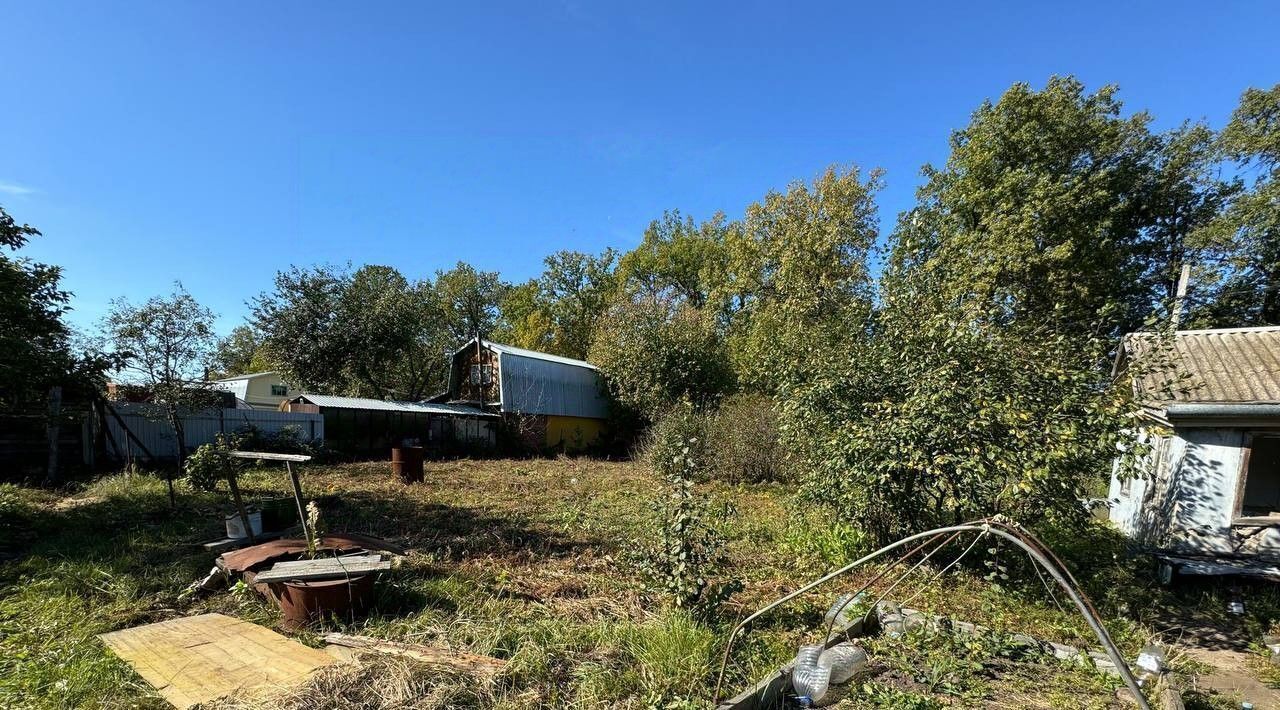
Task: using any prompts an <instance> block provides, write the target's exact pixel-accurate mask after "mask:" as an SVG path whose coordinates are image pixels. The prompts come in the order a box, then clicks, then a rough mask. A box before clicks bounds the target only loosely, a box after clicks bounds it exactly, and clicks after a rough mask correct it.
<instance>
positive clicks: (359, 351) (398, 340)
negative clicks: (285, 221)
mask: <svg viewBox="0 0 1280 710" xmlns="http://www.w3.org/2000/svg"><path fill="white" fill-rule="evenodd" d="M253 326H254V328H255V329H256V330H258V331H259V332H265V333H269V335H268V336H267V337H266V339H265V340H264V342H263V345H262V347H263V349H264V350H265V351H266V353H267V357H268V358H269V359H270V361H271V362H272V363H273V364H274V365H275V366H276V368H277V370H278V371H279V372H280V373H281V376H282V377H283V378H284V379H285V380H286V381H288V382H290V383H291V384H293V385H295V386H297V387H302V388H305V389H310V390H313V391H319V392H325V393H339V394H347V395H351V396H360V397H374V398H378V399H403V400H418V399H422V398H425V397H427V396H429V395H431V394H434V393H436V392H437V391H439V390H440V389H442V388H443V386H444V374H445V368H444V354H445V353H446V352H447V350H448V349H449V348H450V347H451V344H452V342H453V340H452V333H451V332H450V331H449V329H448V328H447V324H446V320H445V317H444V313H443V308H442V306H441V303H440V300H439V297H438V295H437V294H436V292H435V289H434V288H433V287H432V285H431V283H430V282H420V283H416V284H414V283H410V282H409V281H408V280H407V279H406V278H405V277H404V276H403V275H401V274H400V272H399V271H397V270H395V269H394V268H391V267H389V266H364V267H361V268H360V269H359V270H357V271H355V272H354V273H349V272H346V271H342V270H337V269H334V268H331V267H315V268H312V269H307V270H304V269H298V268H296V267H295V268H293V269H291V270H290V271H288V272H281V273H279V274H277V276H276V289H275V291H274V292H272V293H267V294H263V295H261V296H259V297H258V298H257V299H256V300H255V301H254V306H253Z"/></svg>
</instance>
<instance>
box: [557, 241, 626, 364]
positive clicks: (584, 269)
mask: <svg viewBox="0 0 1280 710" xmlns="http://www.w3.org/2000/svg"><path fill="white" fill-rule="evenodd" d="M617 257H618V255H617V252H615V251H614V250H613V249H605V250H604V252H602V253H601V254H600V255H599V256H593V255H591V254H585V253H583V252H579V251H558V252H556V253H554V254H552V255H551V256H548V257H547V258H546V259H544V260H543V263H545V264H546V269H545V270H544V271H543V272H542V276H541V277H540V278H539V279H538V296H539V299H540V300H541V302H542V303H543V304H544V306H543V307H544V311H545V313H546V316H547V320H549V321H550V323H551V343H550V346H551V347H550V351H551V352H552V353H554V354H556V355H563V356H564V357H571V358H577V359H579V360H581V359H583V358H585V357H587V351H588V349H590V347H591V337H592V334H593V333H594V332H595V327H596V323H597V322H598V321H599V319H600V318H601V316H603V315H604V313H605V309H606V308H607V307H608V305H609V302H610V299H611V298H612V296H613V292H614V287H615V280H614V268H615V264H616V261H617Z"/></svg>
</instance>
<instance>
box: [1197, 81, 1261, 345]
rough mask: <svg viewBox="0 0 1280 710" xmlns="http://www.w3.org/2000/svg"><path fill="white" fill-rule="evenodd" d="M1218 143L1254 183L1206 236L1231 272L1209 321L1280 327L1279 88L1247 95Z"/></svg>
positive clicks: (1214, 295)
mask: <svg viewBox="0 0 1280 710" xmlns="http://www.w3.org/2000/svg"><path fill="white" fill-rule="evenodd" d="M1219 141H1220V147H1221V149H1222V151H1223V153H1224V155H1225V156H1226V157H1227V158H1228V159H1230V160H1232V161H1235V162H1236V163H1237V164H1238V165H1239V166H1240V168H1241V169H1242V171H1243V172H1245V173H1246V174H1251V177H1252V179H1251V184H1250V185H1249V186H1248V189H1247V190H1246V191H1244V192H1242V193H1241V194H1239V195H1238V196H1236V197H1235V199H1234V200H1232V202H1231V204H1230V205H1229V206H1228V207H1227V209H1226V210H1225V211H1224V212H1223V214H1222V215H1221V217H1220V218H1219V219H1218V220H1216V221H1215V222H1214V223H1212V224H1211V225H1209V226H1208V227H1206V228H1205V230H1204V231H1203V233H1202V235H1201V236H1202V237H1203V238H1204V239H1205V240H1206V241H1207V242H1209V243H1210V244H1211V245H1213V246H1214V247H1216V248H1217V249H1218V250H1219V251H1220V253H1221V254H1222V261H1223V265H1224V268H1225V271H1226V274H1225V276H1224V278H1223V280H1222V281H1221V283H1220V284H1219V285H1218V286H1217V288H1215V289H1214V290H1213V292H1212V294H1211V296H1212V298H1213V303H1212V305H1211V306H1210V307H1209V309H1208V310H1209V311H1210V315H1209V318H1210V319H1211V320H1212V321H1213V322H1215V323H1216V324H1217V325H1223V326H1244V325H1280V84H1276V85H1275V86H1273V87H1271V88H1270V89H1267V90H1263V89H1249V90H1248V91H1246V92H1245V93H1244V95H1243V96H1241V98H1240V105H1239V106H1238V107H1237V108H1236V110H1235V112H1234V113H1233V114H1232V115H1231V121H1230V122H1229V123H1228V124H1227V127H1226V128H1225V129H1223V131H1222V135H1221V137H1220V139H1219Z"/></svg>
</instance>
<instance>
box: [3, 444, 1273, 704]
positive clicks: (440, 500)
mask: <svg viewBox="0 0 1280 710" xmlns="http://www.w3.org/2000/svg"><path fill="white" fill-rule="evenodd" d="M302 478H303V485H304V490H305V494H306V496H307V497H308V498H309V499H315V500H317V501H318V502H319V504H320V506H321V508H322V510H323V512H324V517H325V525H326V527H327V528H328V529H329V530H331V531H359V532H365V533H370V534H374V535H379V536H382V537H385V538H387V539H390V540H393V541H395V542H398V543H400V544H402V545H404V546H406V547H408V548H410V549H411V550H412V553H411V554H410V556H409V557H408V558H406V559H405V560H404V562H403V564H402V565H401V566H400V567H399V568H398V569H397V570H396V571H395V572H394V573H392V574H390V575H387V576H386V578H385V579H384V581H383V582H382V583H380V585H379V591H378V599H377V604H376V606H375V608H374V609H373V611H372V612H371V613H370V614H369V615H368V616H366V617H364V618H359V619H347V620H330V621H329V622H327V623H325V624H323V625H321V626H320V627H318V628H316V629H314V630H313V633H307V634H303V635H302V636H300V638H301V639H302V640H303V641H304V642H306V643H312V644H315V643H317V642H318V634H319V633H321V632H323V631H326V630H341V631H345V632H348V633H358V634H366V635H371V636H377V637H383V638H390V639H398V640H406V641H411V642H419V643H431V644H438V645H444V646H448V647H453V648H459V649H466V650H469V651H472V652H475V653H482V654H489V655H493V656H496V657H499V658H503V659H507V660H508V661H509V663H508V668H507V670H506V671H505V672H504V673H503V674H501V675H500V676H499V677H498V678H497V679H496V680H494V681H493V682H491V683H480V682H479V681H477V680H476V679H472V678H468V677H463V676H454V675H451V674H441V673H440V672H439V671H438V670H430V669H424V668H421V667H418V666H415V665H413V664H404V663H391V664H390V665H384V666H379V667H378V668H379V669H381V670H372V671H371V670H369V669H368V668H357V667H344V668H335V669H331V670H327V671H325V672H324V673H322V674H320V675H319V676H317V677H316V678H315V679H313V681H312V682H310V683H308V684H307V685H306V686H304V687H302V688H299V689H295V690H294V691H290V693H289V694H287V695H284V696H273V697H272V698H270V699H263V698H261V697H257V698H255V697H252V696H245V697H238V698H235V699H233V700H231V701H228V704H227V705H226V707H235V708H243V707H277V706H278V707H288V708H310V707H316V708H318V707H350V708H366V707H367V708H374V707H379V708H381V707H388V708H389V707H404V706H408V707H424V708H425V707H496V708H530V707H584V708H585V707H605V706H611V707H636V708H640V707H671V708H679V707H702V706H705V705H706V704H707V703H708V701H709V699H710V698H709V695H710V692H711V686H712V684H713V682H714V673H715V669H716V666H717V665H718V662H719V658H718V655H719V652H720V650H721V649H722V648H723V643H724V640H725V636H726V634H727V632H728V629H729V628H730V627H731V626H732V624H733V622H734V620H735V619H737V618H740V617H741V616H743V615H745V614H746V613H749V612H750V611H751V610H753V609H754V608H756V607H758V606H760V605H762V604H764V603H766V602H768V601H770V600H772V599H774V598H776V597H777V596H779V595H781V594H783V593H785V592H787V591H790V590H791V589H794V588H795V587H796V586H798V585H799V584H801V583H802V582H804V581H807V580H809V579H811V578H813V577H815V576H817V575H819V574H821V573H823V572H825V571H827V570H829V569H831V568H833V567H835V566H837V565H839V564H842V563H844V562H846V561H848V560H849V559H850V558H851V557H853V556H854V555H856V554H858V553H859V552H862V551H864V550H865V541H864V539H863V537H862V536H861V535H860V533H859V531H858V530H857V529H855V528H851V527H847V526H832V525H829V524H828V520H827V518H826V516H825V515H824V514H823V513H822V511H817V510H812V509H810V508H807V507H805V506H803V505H800V504H799V503H798V501H796V500H794V499H793V498H792V497H791V493H790V492H789V490H788V489H787V488H785V487H782V486H776V485H767V484H762V485H742V486H735V485H727V484H720V483H711V484H707V485H706V486H704V487H703V492H704V493H705V494H707V495H708V496H710V497H711V499H712V501H713V504H714V505H721V506H725V507H726V508H728V509H730V510H732V511H734V514H733V515H731V516H730V517H728V518H727V519H726V521H725V524H724V525H723V530H722V532H723V534H724V536H725V537H726V539H727V541H728V542H727V546H728V547H727V551H728V556H729V559H730V569H729V573H730V574H732V575H733V576H735V577H737V578H739V579H741V580H743V582H744V583H745V586H744V589H743V591H742V592H740V593H738V594H736V595H735V596H734V597H733V598H732V599H731V600H730V602H729V603H728V604H727V605H726V606H725V607H724V608H723V609H722V610H721V612H720V615H719V616H718V617H712V618H711V619H701V620H700V619H697V618H694V617H691V616H689V615H687V614H683V613H680V612H676V611H672V610H668V609H666V608H665V607H664V605H663V604H662V600H660V599H657V598H653V597H651V596H649V595H648V593H647V592H646V590H645V589H644V588H643V586H642V585H641V584H640V583H639V582H638V580H637V575H636V574H635V570H634V568H633V566H632V563H631V562H630V561H629V559H630V558H629V554H630V552H631V551H632V550H633V549H634V547H635V545H634V541H636V540H639V539H641V538H642V537H643V536H646V535H648V534H650V531H651V525H652V517H651V516H652V512H651V510H650V507H649V501H650V499H651V497H652V495H653V494H654V491H656V490H658V482H657V481H656V480H655V479H654V478H652V477H651V476H650V475H649V474H648V473H647V472H646V471H645V470H644V469H643V468H642V467H641V466H639V465H636V464H631V463H608V462H600V461H592V460H586V459H560V460H554V461H552V460H535V461H483V462H480V461H458V462H450V463H438V464H429V465H428V473H427V482H426V483H425V484H422V485H415V486H410V487H405V486H402V485H401V484H399V483H397V482H394V481H393V480H392V478H391V475H390V472H389V471H388V470H387V466H386V465H385V464H352V465H344V466H330V467H310V468H307V469H305V470H304V473H303V476H302ZM241 485H242V489H243V490H244V492H245V495H246V496H247V497H248V498H249V499H250V500H251V501H252V500H258V499H264V498H268V497H275V496H279V495H281V494H287V491H288V483H287V478H286V477H285V475H284V474H283V472H282V471H279V470H275V469H270V468H266V469H257V468H255V469H251V470H250V471H248V472H247V473H246V474H245V475H244V477H243V479H242V484H241ZM229 510H230V505H229V501H228V500H227V495H226V492H225V491H216V492H213V493H200V492H196V491H193V490H191V489H189V488H188V487H186V486H185V485H182V484H181V483H180V484H179V486H178V508H177V510H176V511H175V510H171V509H170V506H169V500H168V493H167V489H166V486H165V484H164V481H163V480H160V479H159V478H155V477H151V476H146V475H141V476H139V475H134V476H123V475H117V476H108V477H105V478H102V479H100V480H98V481H96V482H94V483H91V484H88V485H84V486H81V487H80V488H79V489H78V490H74V491H71V492H70V493H69V494H66V495H54V494H50V493H46V492H41V491H34V490H30V489H24V488H18V487H13V486H4V487H0V514H3V516H2V517H0V534H3V536H4V537H2V538H0V554H8V555H10V556H11V559H9V560H8V561H7V562H3V563H0V707H15V708H18V707H24V708H25V707H141V708H149V707H157V708H158V707H164V706H165V705H164V703H163V701H161V700H160V699H159V697H158V696H156V695H155V694H154V693H153V692H152V691H151V689H150V688H149V687H148V686H147V685H146V684H145V683H143V682H142V681H141V680H140V679H139V678H138V677H137V676H136V675H134V674H133V672H132V671H131V670H130V669H129V668H128V667H127V666H126V665H125V664H124V663H122V662H121V661H119V660H118V659H116V658H115V657H114V656H112V655H110V654H109V653H108V652H107V651H106V650H105V649H104V647H103V646H102V645H101V644H100V643H99V642H98V641H97V640H96V639H95V638H94V637H95V635H97V634H100V633H103V632H107V631H112V630H116V629H121V628H126V627H130V626H135V625H138V624H142V623H149V622H153V621H159V620H163V619H168V618H174V617H179V616H184V615H188V614H194V613H204V612H209V611H219V612H223V613H227V614H232V615H235V616H237V617H240V618H243V619H247V620H250V621H254V622H256V623H260V624H264V625H267V626H274V625H276V624H277V623H278V621H279V617H278V612H277V611H276V610H275V609H274V608H272V607H271V606H270V605H268V604H267V603H265V602H264V601H263V600H261V599H260V598H259V597H257V596H256V595H255V594H253V593H251V592H249V593H243V592H240V593H236V592H221V593H218V594H215V595H212V596H209V597H207V598H197V597H194V596H187V595H183V593H182V592H183V590H184V589H185V588H186V587H187V585H188V584H190V583H191V582H192V581H193V580H195V579H196V578H198V577H199V576H201V575H202V574H203V573H205V572H207V571H208V569H209V567H210V566H211V565H212V559H211V556H210V555H208V554H206V553H204V552H203V551H202V550H201V549H200V548H199V547H198V545H197V543H199V542H201V541H204V540H208V539H212V538H215V537H217V536H218V534H219V532H220V529H221V516H222V515H223V513H225V512H228V511H229ZM1071 552H1072V553H1073V554H1074V553H1075V551H1071ZM1102 554H1103V553H1100V552H1099V553H1097V555H1102ZM1107 554H1108V555H1109V554H1110V553H1107ZM1083 559H1086V560H1087V561H1088V562H1089V564H1090V565H1091V566H1090V568H1088V574H1087V575H1082V576H1087V577H1088V582H1087V583H1088V584H1089V585H1090V586H1091V587H1099V589H1098V591H1099V594H1098V595H1097V596H1098V598H1099V601H1100V605H1101V606H1102V607H1103V609H1104V612H1105V613H1106V614H1107V616H1108V617H1109V618H1108V622H1109V624H1110V626H1111V627H1112V629H1113V631H1114V632H1116V634H1117V636H1118V637H1119V639H1120V640H1121V642H1122V644H1123V645H1124V646H1125V648H1126V650H1128V651H1130V652H1134V651H1136V650H1137V648H1138V647H1140V646H1141V644H1143V643H1145V642H1146V640H1147V639H1148V638H1149V637H1150V634H1151V628H1150V625H1149V623H1148V622H1149V621H1150V619H1149V618H1147V617H1146V616H1145V614H1146V607H1145V606H1143V607H1141V608H1139V609H1137V610H1136V611H1135V608H1134V607H1133V606H1130V607H1127V608H1128V613H1125V612H1124V610H1123V609H1124V608H1126V607H1125V605H1126V603H1131V604H1136V603H1137V602H1134V601H1133V600H1139V601H1140V602H1141V603H1142V604H1148V603H1150V602H1151V600H1152V599H1160V598H1161V597H1160V595H1161V594H1163V593H1162V592H1160V591H1159V590H1151V589H1148V588H1147V587H1146V586H1144V585H1145V582H1142V583H1140V582H1139V578H1138V576H1137V572H1136V571H1135V570H1134V569H1131V568H1129V567H1127V566H1126V564H1127V563H1126V562H1125V561H1124V560H1123V559H1121V558H1111V557H1107V556H1095V557H1089V556H1087V555H1085V556H1084V557H1083ZM873 572H874V570H868V571H865V572H862V573H861V574H860V575H859V576H858V577H857V578H855V579H851V580H848V581H845V582H842V583H838V584H833V585H832V586H831V588H830V589H824V590H820V592H818V593H815V594H813V595H810V596H808V597H805V598H802V599H800V600H797V601H796V603H794V604H792V605H789V606H787V607H785V608H783V609H779V610H778V611H777V612H776V613H774V614H772V615H770V616H769V617H766V618H765V619H762V620H761V621H760V622H759V623H757V624H756V626H755V628H753V629H752V631H751V633H749V634H748V635H747V636H746V637H745V638H744V639H742V640H741V641H740V642H739V644H738V650H737V651H736V652H735V654H734V658H733V663H731V664H730V668H729V671H730V674H729V679H728V687H729V688H730V689H737V688H742V687H744V686H745V685H747V684H748V683H750V682H752V681H754V680H755V679H756V678H758V677H760V676H763V675H764V674H766V673H769V672H771V671H772V670H773V669H775V668H776V667H777V666H778V665H779V664H781V663H783V662H785V661H786V660H788V659H789V658H790V657H791V656H792V655H794V653H795V648H796V647H797V645H799V644H800V643H801V642H802V641H805V640H815V639H817V638H818V636H819V635H820V633H821V631H820V630H819V629H820V628H821V620H822V615H823V613H824V611H825V609H826V607H827V606H828V605H829V604H830V603H831V601H832V599H834V597H835V596H836V595H837V594H839V593H840V592H842V591H848V590H849V589H851V588H852V587H855V586H857V583H858V581H859V580H861V579H867V576H868V575H870V574H872V573H873ZM981 572H982V570H981V569H974V570H969V571H965V570H961V571H959V572H958V573H956V574H951V575H948V576H947V577H946V578H944V579H943V580H941V582H940V583H939V584H936V585H933V586H928V587H924V588H921V587H920V586H919V585H918V584H914V583H909V584H908V585H905V586H904V587H903V588H901V589H900V590H896V591H895V593H894V594H893V595H892V598H895V599H902V598H904V597H906V596H909V595H911V594H914V593H915V592H916V591H919V592H920V595H919V597H918V598H917V599H916V600H915V601H913V603H912V605H913V606H916V607H918V608H924V609H929V610H931V611H934V612H936V613H942V614H949V615H952V616H955V617H956V618H961V619H966V620H969V621H974V622H977V623H981V624H985V625H987V626H990V627H992V628H996V629H1001V630H1004V631H1010V632H1026V633H1032V634H1034V635H1039V636H1043V637H1046V638H1052V639H1054V640H1058V641H1066V642H1086V643H1090V642H1091V637H1090V636H1089V635H1088V631H1087V629H1086V628H1084V625H1083V622H1082V621H1081V620H1080V619H1079V618H1078V616H1077V615H1075V614H1074V613H1063V612H1061V611H1059V610H1058V609H1057V608H1055V607H1054V605H1053V603H1052V602H1051V601H1050V600H1049V599H1048V598H1047V596H1046V595H1045V594H1044V592H1043V590H1042V589H1037V588H1033V587H1025V586H1017V585H1014V584H1013V583H1006V585H1005V586H1003V587H1001V586H998V585H994V584H992V583H990V582H988V581H985V580H983V579H982V575H981ZM919 579H923V576H918V577H915V578H913V580H916V581H918V580H919ZM1126 584H1127V585H1129V587H1130V588H1129V590H1128V591H1127V592H1123V591H1118V592H1110V591H1107V590H1109V589H1112V588H1120V589H1123V588H1124V585H1126ZM1099 585H1100V586H1099ZM880 588H882V589H883V586H882V587H880ZM1113 597H1114V598H1113ZM1126 599H1127V600H1129V601H1128V602H1126ZM1217 603H1218V600H1217V599H1210V600H1208V601H1207V602H1206V605H1208V606H1213V605H1216V604H1217ZM1223 608H1225V602H1223ZM1276 608H1280V607H1276ZM1251 609H1252V610H1253V611H1254V612H1255V613H1257V614H1258V615H1259V616H1258V619H1259V620H1258V621H1257V622H1254V623H1258V624H1260V625H1261V624H1267V623H1270V622H1269V620H1268V619H1267V615H1268V614H1272V613H1274V611H1273V609H1274V608H1273V607H1268V606H1266V604H1265V603H1264V604H1254V603H1253V602H1252V601H1251ZM1068 612H1070V610H1068ZM937 644H938V641H937V640H936V639H935V640H931V641H928V642H925V641H924V640H918V639H908V640H906V641H905V642H902V643H897V644H894V643H888V642H884V643H880V642H877V643H876V644H875V645H874V646H873V649H874V654H875V660H876V661H877V662H878V663H882V664H885V665H887V666H890V667H892V668H897V669H898V670H899V671H900V674H901V673H907V672H908V669H917V670H918V671H919V673H922V674H924V677H926V678H932V679H934V680H924V681H920V680H913V681H912V682H911V683H905V682H904V683H893V682H885V683H871V684H870V685H869V686H868V689H867V691H866V697H864V698H862V700H863V701H865V702H867V703H871V706H872V707H911V706H913V705H912V704H913V703H914V704H916V705H915V706H918V707H934V706H936V705H937V704H939V703H949V704H955V703H959V704H962V705H964V704H969V705H976V706H988V705H993V704H994V705H997V706H999V705H1000V703H1001V702H1003V701H1006V700H1010V699H1016V698H1019V697H1024V696H1025V697H1037V695H1036V694H1037V693H1040V695H1043V696H1044V697H1048V698H1050V700H1053V699H1055V698H1056V700H1053V702H1049V704H1047V705H1045V704H1042V705H1041V706H1044V707H1053V706H1062V703H1065V704H1067V705H1071V706H1086V707H1087V706H1090V705H1091V704H1101V705H1105V703H1106V702H1108V701H1109V700H1110V699H1111V698H1112V695H1111V693H1112V690H1113V688H1114V682H1113V681H1110V680H1108V679H1100V678H1097V677H1095V674H1092V673H1089V672H1085V671H1083V670H1081V669H1079V668H1072V667H1070V666H1067V665H1065V664H1061V663H1055V662H1051V661H1043V660H1040V659H1037V660H1035V662H1034V663H1030V664H1028V665H1025V666H1024V665H1020V664H1018V663H1013V662H1011V661H1009V660H1008V659H1002V657H1000V655H999V653H997V652H996V651H993V650H992V649H991V648H988V647H982V648H979V649H977V650H965V649H966V648H967V647H963V646H961V647H953V646H945V645H944V646H943V647H941V648H939V647H938V645H937ZM966 654H968V655H966ZM957 659H958V660H957ZM953 662H954V663H959V664H960V666H959V667H958V668H953V667H952V666H949V665H947V664H951V663H953ZM965 664H967V665H965ZM975 664H976V665H975ZM966 668H967V669H968V670H965V669H966ZM892 677H894V676H889V678H892ZM913 677H914V676H913ZM360 688H363V689H364V690H363V691H362V692H357V691H358V689H360ZM1059 701H1061V702H1059ZM931 703H932V704H931ZM1005 706H1007V707H1015V706H1018V705H1017V704H1016V703H1014V704H1006V705H1005ZM1029 706H1031V707H1035V706H1036V704H1035V703H1030V704H1029Z"/></svg>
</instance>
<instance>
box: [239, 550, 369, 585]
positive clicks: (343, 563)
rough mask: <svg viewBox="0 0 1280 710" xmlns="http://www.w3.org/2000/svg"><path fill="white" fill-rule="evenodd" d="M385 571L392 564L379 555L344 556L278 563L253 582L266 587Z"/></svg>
mask: <svg viewBox="0 0 1280 710" xmlns="http://www.w3.org/2000/svg"><path fill="white" fill-rule="evenodd" d="M388 569H391V561H390V560H384V559H382V555H380V554H377V553H373V554H363V555H361V554H357V555H347V556H344V557H318V558H316V559H313V560H293V561H289V562H277V563H275V564H274V565H272V567H271V569H269V570H267V571H265V572H259V573H257V574H256V575H255V576H254V579H253V581H254V582H256V583H258V584H269V583H271V582H293V581H298V582H302V581H312V580H320V579H343V578H350V577H355V576H357V575H364V574H369V573H371V572H381V571H383V570H388Z"/></svg>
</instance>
